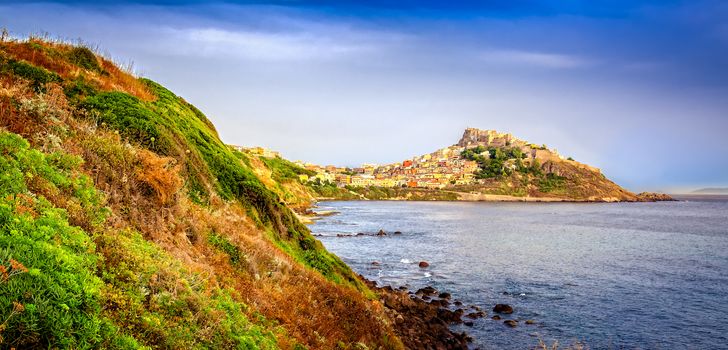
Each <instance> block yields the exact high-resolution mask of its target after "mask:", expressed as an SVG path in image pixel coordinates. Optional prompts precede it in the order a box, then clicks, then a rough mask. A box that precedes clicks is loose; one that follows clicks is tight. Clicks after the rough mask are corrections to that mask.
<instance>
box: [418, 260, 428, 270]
mask: <svg viewBox="0 0 728 350" xmlns="http://www.w3.org/2000/svg"><path fill="white" fill-rule="evenodd" d="M419 266H420V268H423V269H424V268H427V267H430V263H428V262H427V261H420V263H419Z"/></svg>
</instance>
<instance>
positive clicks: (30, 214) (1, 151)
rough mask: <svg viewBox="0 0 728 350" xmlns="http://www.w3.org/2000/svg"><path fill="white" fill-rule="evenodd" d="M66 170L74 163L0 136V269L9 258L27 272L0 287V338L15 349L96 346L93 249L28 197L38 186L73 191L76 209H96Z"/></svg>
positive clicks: (58, 215) (41, 201) (58, 213)
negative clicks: (89, 206) (87, 207)
mask: <svg viewBox="0 0 728 350" xmlns="http://www.w3.org/2000/svg"><path fill="white" fill-rule="evenodd" d="M53 163H58V164H60V165H61V166H55V165H54V164H53ZM64 166H69V167H72V166H73V164H69V162H68V159H64V158H63V157H57V156H56V157H46V156H45V155H44V154H42V153H40V152H38V151H34V150H30V149H28V143H27V142H26V141H25V140H23V139H22V138H21V137H19V136H17V135H13V134H8V133H0V172H1V173H2V174H3V175H2V177H0V227H1V228H2V230H0V252H3V253H2V256H0V260H2V261H0V264H2V265H5V264H6V263H7V262H8V261H11V260H10V259H13V260H14V261H18V262H20V263H21V264H23V265H24V266H25V267H26V268H27V273H23V274H20V275H17V276H14V277H12V278H8V279H7V280H4V281H3V282H2V283H0V319H2V320H7V322H6V324H5V325H4V327H3V328H4V330H3V331H2V334H1V335H2V337H3V338H4V339H5V340H6V343H7V344H9V345H11V346H14V347H21V348H23V347H36V346H40V347H49V346H50V345H52V346H53V347H60V348H81V349H83V348H90V347H93V346H95V344H98V343H99V342H100V341H101V339H100V336H99V333H100V331H101V324H102V319H101V317H100V316H99V313H100V311H101V309H100V305H99V299H98V296H99V289H100V288H101V286H102V284H101V282H100V280H99V279H98V278H97V277H96V276H94V274H93V272H94V271H95V269H96V263H97V260H96V255H95V254H94V244H93V242H92V241H91V238H90V237H89V235H88V234H86V232H84V231H83V230H81V229H80V228H78V227H73V226H71V225H70V224H69V223H68V216H67V213H66V211H65V210H62V209H58V208H54V207H53V206H52V205H51V204H50V202H48V201H47V200H46V199H45V198H44V197H42V196H38V195H36V194H34V193H31V192H29V188H30V187H38V186H53V187H61V188H62V187H68V188H74V189H75V190H74V191H72V193H73V197H72V198H75V199H76V200H77V201H78V202H79V203H81V205H89V204H97V203H98V201H99V197H98V195H97V194H96V191H95V190H94V189H93V188H92V187H89V186H90V185H89V183H88V182H86V181H80V182H79V181H76V180H75V179H74V177H73V176H72V174H70V170H69V169H63V167H64ZM77 179H78V178H77ZM92 197H95V198H92ZM5 269H6V270H7V268H5ZM20 309H22V310H21V311H20V312H18V310H20Z"/></svg>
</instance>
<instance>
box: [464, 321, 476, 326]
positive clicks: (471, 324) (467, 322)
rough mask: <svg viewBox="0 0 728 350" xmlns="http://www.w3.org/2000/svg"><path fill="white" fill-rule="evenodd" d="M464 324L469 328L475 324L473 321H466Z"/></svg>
mask: <svg viewBox="0 0 728 350" xmlns="http://www.w3.org/2000/svg"><path fill="white" fill-rule="evenodd" d="M463 324H464V325H466V326H468V327H472V326H473V324H474V323H473V321H465V322H463Z"/></svg>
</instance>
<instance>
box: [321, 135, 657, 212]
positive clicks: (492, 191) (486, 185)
mask: <svg viewBox="0 0 728 350" xmlns="http://www.w3.org/2000/svg"><path fill="white" fill-rule="evenodd" d="M307 169H308V170H312V171H315V172H316V175H314V176H313V177H311V178H310V180H309V181H308V185H309V187H310V188H311V189H312V191H313V192H314V193H315V194H316V196H317V197H319V198H322V199H394V200H476V201H477V200H485V201H598V202H616V201H643V200H645V201H652V200H666V199H669V196H664V195H657V194H650V193H643V194H639V195H636V194H634V193H631V192H629V191H627V190H625V189H623V188H622V187H620V186H619V185H617V184H615V183H614V182H612V181H610V180H609V179H608V178H607V177H606V176H604V174H602V173H601V171H600V170H599V169H597V168H594V167H592V166H589V165H586V164H583V163H580V162H578V161H575V160H573V159H571V158H564V157H562V156H560V155H559V154H558V153H557V152H556V151H555V150H551V149H549V148H548V147H546V145H536V144H533V143H529V142H526V141H523V140H520V139H518V138H516V137H513V136H512V135H511V134H505V133H499V132H497V131H494V130H480V129H474V128H469V129H466V130H465V132H464V133H463V136H462V138H461V139H460V140H459V141H458V142H457V143H456V144H454V145H452V146H448V147H445V148H442V149H439V150H437V151H435V152H432V153H429V154H425V155H421V156H416V157H413V158H411V159H407V160H404V161H402V162H400V163H394V164H386V165H372V164H368V165H363V166H362V167H360V168H353V169H352V168H336V167H332V166H327V167H321V166H316V165H307Z"/></svg>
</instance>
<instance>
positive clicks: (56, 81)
mask: <svg viewBox="0 0 728 350" xmlns="http://www.w3.org/2000/svg"><path fill="white" fill-rule="evenodd" d="M288 166H289V165H288V164H285V163H284V164H279V163H276V162H268V163H266V162H265V161H263V160H261V159H258V158H254V157H250V156H249V155H246V154H244V153H242V152H239V151H237V150H235V149H233V148H231V147H228V146H227V145H225V144H223V143H222V141H221V140H220V139H219V137H218V135H217V132H216V130H215V127H214V126H213V125H212V123H211V122H210V120H209V119H208V118H207V117H206V116H205V115H204V114H203V113H202V112H201V111H200V110H198V109H197V108H195V107H194V106H192V105H191V104H189V103H188V102H186V101H185V100H184V99H182V98H181V97H179V96H177V95H175V94H174V93H172V92H171V91H169V90H167V89H165V88H164V87H162V86H161V85H159V84H157V83H155V82H153V81H150V80H148V79H139V78H137V77H135V76H133V75H132V74H130V73H129V72H127V71H124V70H122V69H120V68H119V67H117V66H116V65H115V64H114V63H113V62H111V61H110V60H109V59H107V58H104V57H101V56H98V55H97V54H95V53H94V52H93V51H91V50H89V49H88V48H86V47H80V46H73V45H68V44H66V43H63V42H48V41H43V40H38V39H30V40H10V41H7V40H6V41H3V42H0V174H1V175H0V321H1V322H3V323H1V324H0V347H2V348H18V349H26V348H67V349H75V348H104V349H117V348H123V349H136V348H169V349H181V348H213V349H232V348H235V349H252V348H263V349H273V348H286V349H302V348H316V349H319V348H321V349H332V348H342V349H354V348H357V349H358V348H362V349H363V348H373V349H377V348H382V349H401V348H403V347H404V344H403V343H402V342H401V341H400V339H399V337H398V336H397V333H396V329H395V326H394V324H393V322H391V321H390V318H389V316H388V314H387V313H385V311H384V307H383V306H382V304H381V303H380V302H379V301H377V300H376V299H377V296H376V294H375V293H374V292H373V291H372V290H371V289H370V288H369V287H367V286H366V285H365V284H364V283H363V282H362V281H361V280H360V278H359V277H358V276H356V275H355V274H354V273H352V271H351V270H350V269H349V267H347V266H346V265H345V264H344V263H343V262H342V261H341V260H339V258H337V257H336V256H334V255H332V254H330V253H329V252H327V251H326V250H325V249H324V248H323V246H322V245H321V243H320V242H319V241H317V240H316V239H314V238H313V237H312V236H311V234H310V232H309V231H308V229H307V228H306V227H305V226H304V225H302V224H301V223H300V222H299V221H298V220H297V218H296V215H295V214H294V213H293V212H292V211H291V210H290V208H289V207H288V206H287V205H286V202H288V203H291V204H296V203H294V201H295V200H296V198H297V197H298V196H299V195H301V194H302V193H301V188H300V187H299V186H298V185H295V184H294V185H291V184H290V183H289V182H288V181H289V180H290V179H291V174H290V173H289V172H288V170H290V169H287V167H288ZM304 198H305V197H304Z"/></svg>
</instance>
